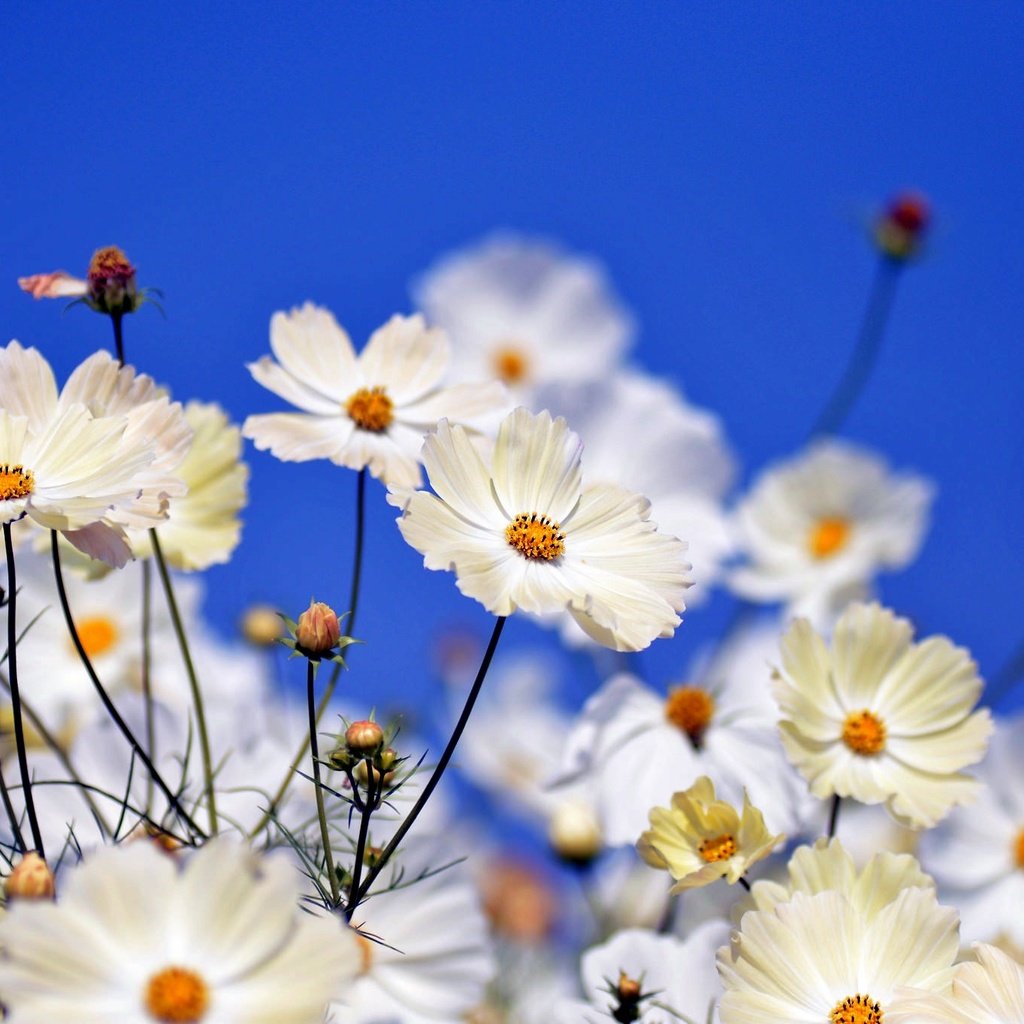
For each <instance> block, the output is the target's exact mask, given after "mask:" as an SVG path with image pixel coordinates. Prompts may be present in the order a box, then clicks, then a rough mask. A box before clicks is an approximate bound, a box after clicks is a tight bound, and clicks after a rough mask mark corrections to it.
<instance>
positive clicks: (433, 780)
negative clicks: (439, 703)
mask: <svg viewBox="0 0 1024 1024" xmlns="http://www.w3.org/2000/svg"><path fill="white" fill-rule="evenodd" d="M504 626H505V616H499V617H498V619H497V621H496V622H495V623H494V631H493V632H492V633H491V639H490V641H489V642H488V644H487V650H486V651H484V657H483V661H481V662H480V668H479V669H478V670H477V673H476V679H474V680H473V685H472V687H470V691H469V695H468V696H467V697H466V703H465V705H464V706H463V708H462V714H461V715H459V720H458V722H456V723H455V729H454V730H453V731H452V734H451V737H450V738H449V740H448V745H447V746H446V747H445V748H444V753H443V754H442V755H441V759H440V760H439V761H438V762H437V765H436V766H435V768H434V771H433V773H432V774H431V776H430V779H429V780H428V781H427V784H426V785H425V786H424V787H423V792H422V793H420V795H419V799H418V800H417V801H416V803H415V804H413V807H412V810H411V811H410V812H409V814H408V816H407V817H406V819H405V821H403V822H402V824H401V825H400V826H399V828H398V831H397V832H395V834H394V835H393V836H392V837H391V842H390V843H388V845H387V846H385V847H384V850H383V852H382V853H381V855H380V857H378V858H377V862H376V863H375V864H374V865H373V867H372V868H371V869H370V872H369V874H368V875H367V876H366V881H365V882H364V883H363V886H362V888H361V889H359V891H358V892H353V894H352V898H351V899H350V901H349V908H348V911H347V913H348V915H349V917H351V915H352V914H353V913H354V912H355V909H356V907H357V906H359V904H360V903H362V901H363V900H364V899H366V894H367V893H368V892H369V891H370V886H371V885H373V883H374V881H375V880H376V878H377V876H378V875H379V874H380V873H381V872H382V871H383V870H384V868H385V866H386V865H387V862H388V861H389V860H390V859H391V857H392V855H393V854H394V852H395V850H397V849H398V846H399V844H400V843H401V842H402V840H403V839H404V838H405V835H406V833H407V832H408V831H409V829H411V828H412V826H413V823H414V822H415V821H416V819H417V818H418V817H419V815H420V811H422V810H423V808H424V807H425V806H426V803H427V801H428V800H429V799H430V795H431V793H433V792H434V789H435V788H436V787H437V784H438V783H439V782H440V781H441V776H442V775H444V772H445V769H446V768H447V767H448V762H449V761H451V759H452V754H454V753H455V748H456V747H457V746H458V744H459V740H460V739H461V738H462V733H463V732H464V731H465V728H466V723H467V722H469V716H470V715H471V714H472V713H473V705H474V704H476V699H477V697H479V696H480V690H481V688H482V687H483V684H484V679H485V678H486V677H487V670H488V669H489V668H490V667H491V659H492V658H493V657H494V652H495V650H496V649H497V646H498V640H500V639H501V631H502V629H503V628H504Z"/></svg>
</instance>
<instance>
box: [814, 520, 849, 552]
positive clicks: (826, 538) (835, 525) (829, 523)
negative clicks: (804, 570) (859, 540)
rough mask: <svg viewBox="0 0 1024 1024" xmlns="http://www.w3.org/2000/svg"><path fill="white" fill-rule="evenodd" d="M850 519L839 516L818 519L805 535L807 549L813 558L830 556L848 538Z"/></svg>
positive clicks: (841, 547)
mask: <svg viewBox="0 0 1024 1024" xmlns="http://www.w3.org/2000/svg"><path fill="white" fill-rule="evenodd" d="M850 529H851V527H850V521H849V520H848V519H843V518H842V517H840V516H834V517H828V516H826V517H825V518H824V519H819V520H818V521H817V522H816V523H815V524H814V526H813V527H812V528H811V532H810V534H809V535H808V537H807V549H808V550H809V551H810V553H811V554H812V555H813V556H814V557H815V558H831V557H832V556H833V555H834V554H837V553H838V552H840V551H842V549H843V548H844V547H846V544H847V542H848V541H849V539H850Z"/></svg>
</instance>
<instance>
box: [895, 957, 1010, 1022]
mask: <svg viewBox="0 0 1024 1024" xmlns="http://www.w3.org/2000/svg"><path fill="white" fill-rule="evenodd" d="M974 956H975V957H976V962H971V961H967V962H965V963H962V964H957V966H956V968H955V969H954V974H953V986H952V989H951V990H950V992H949V993H948V994H940V993H937V992H922V993H921V994H919V995H917V994H913V993H907V994H906V995H905V997H904V998H903V999H902V1000H901V1001H900V1004H899V1006H898V1007H894V1008H893V1013H892V1015H891V1016H890V1017H889V1018H887V1019H888V1020H889V1021H890V1022H891V1024H1024V966H1022V965H1021V964H1019V963H1017V962H1016V961H1014V960H1013V959H1011V958H1010V957H1009V956H1007V955H1006V954H1005V953H1004V952H1003V951H1002V950H999V949H996V948H995V947H994V946H986V945H985V944H984V943H978V944H977V945H975V947H974Z"/></svg>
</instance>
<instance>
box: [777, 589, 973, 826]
mask: <svg viewBox="0 0 1024 1024" xmlns="http://www.w3.org/2000/svg"><path fill="white" fill-rule="evenodd" d="M912 635H913V632H912V629H911V625H910V623H909V622H908V621H907V620H906V619H900V618H897V617H896V616H895V615H894V614H893V613H892V612H890V611H887V610H886V609H884V608H881V607H880V606H879V605H877V604H853V605H851V606H850V607H849V608H848V609H847V611H846V612H845V613H844V614H843V616H842V618H840V620H839V621H838V623H836V628H835V632H834V634H833V637H832V647H831V650H830V649H829V648H827V647H826V646H825V642H824V640H822V638H821V637H820V636H819V635H818V634H817V633H816V632H815V631H814V629H813V628H812V627H811V625H810V623H809V622H807V621H806V620H805V619H797V620H796V621H795V622H794V623H793V624H792V626H791V627H790V629H789V631H788V632H787V633H786V635H785V636H784V637H783V638H782V672H781V673H780V674H778V676H777V678H776V680H775V684H774V692H775V697H776V700H777V701H778V702H779V710H780V713H781V719H782V720H781V722H780V723H779V727H780V728H781V730H782V742H783V745H784V747H785V749H786V754H787V756H788V757H789V759H790V760H791V761H792V762H793V764H794V765H796V767H797V768H798V769H799V771H800V772H801V774H802V775H803V776H804V778H805V779H807V781H808V783H809V784H810V787H811V792H812V793H813V794H814V795H815V796H817V797H820V798H825V797H830V796H832V795H837V796H840V797H853V799H854V800H858V801H860V802H861V803H865V804H877V803H883V802H884V803H885V805H886V807H887V808H888V810H889V812H890V814H892V815H893V817H895V818H896V819H897V820H898V821H900V822H902V823H904V824H908V825H911V826H913V827H916V828H923V827H924V828H930V827H931V826H932V825H934V824H935V823H936V822H937V821H938V820H939V819H940V818H942V817H943V816H944V815H945V814H947V813H948V811H949V810H950V808H951V807H953V806H954V805H955V804H962V803H965V802H967V801H969V800H971V799H972V798H973V797H974V795H975V792H976V790H977V787H978V783H977V781H976V780H975V779H973V778H971V777H970V776H968V775H965V774H963V771H962V769H964V768H966V767H967V766H968V765H972V764H975V763H977V762H978V761H980V760H981V758H982V757H983V756H984V754H985V749H986V746H987V744H988V737H989V735H990V733H991V732H992V720H991V716H990V715H989V713H988V711H987V710H981V711H973V708H974V706H975V704H976V703H977V701H978V697H979V696H980V694H981V688H982V682H981V679H979V678H978V673H977V666H976V665H975V664H974V662H973V661H971V658H970V655H969V654H968V652H967V651H966V650H964V649H963V648H962V647H954V646H953V644H952V643H951V642H950V641H949V640H948V639H947V638H946V637H943V636H935V637H929V638H928V639H926V640H923V641H921V642H920V643H917V644H914V643H912V642H911V638H912ZM972 711H973V713H972Z"/></svg>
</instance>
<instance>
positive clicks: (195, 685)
mask: <svg viewBox="0 0 1024 1024" xmlns="http://www.w3.org/2000/svg"><path fill="white" fill-rule="evenodd" d="M156 533H157V532H156V530H155V529H153V530H150V531H149V537H150V540H151V541H152V542H153V557H154V558H155V559H156V567H157V569H158V571H159V573H160V581H161V582H162V583H163V587H164V595H165V596H166V598H167V610H168V611H169V612H170V613H171V622H172V623H173V625H174V635H175V636H176V637H177V638H178V647H179V648H180V649H181V659H182V661H184V663H185V672H186V674H187V675H188V685H189V687H190V688H191V690H192V705H193V707H194V708H195V712H196V726H197V727H198V732H199V752H200V754H201V756H202V759H203V780H204V788H205V791H206V810H207V813H208V815H209V822H210V835H211V836H215V835H216V834H217V800H216V796H215V794H214V789H213V758H212V757H211V756H210V736H209V733H208V732H207V731H206V711H205V709H204V707H203V692H202V690H201V689H200V688H199V677H198V676H197V675H196V667H195V665H194V664H193V662H192V652H191V651H190V650H189V646H188V637H187V636H186V635H185V624H184V623H183V622H182V620H181V612H180V611H179V610H178V600H177V598H176V597H175V596H174V585H173V584H172V583H171V574H170V573H169V572H168V571H167V560H166V559H165V558H164V553H163V549H162V548H161V547H160V538H159V537H157V535H156Z"/></svg>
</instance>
